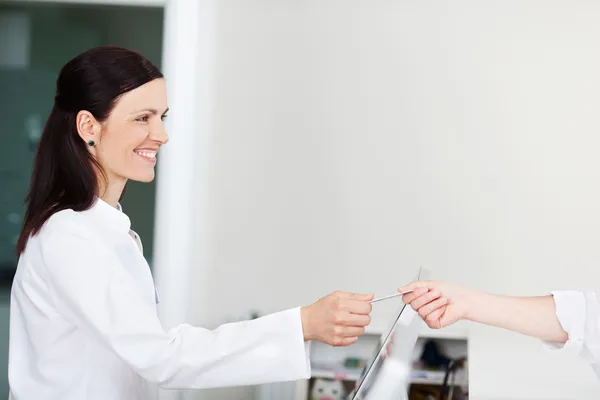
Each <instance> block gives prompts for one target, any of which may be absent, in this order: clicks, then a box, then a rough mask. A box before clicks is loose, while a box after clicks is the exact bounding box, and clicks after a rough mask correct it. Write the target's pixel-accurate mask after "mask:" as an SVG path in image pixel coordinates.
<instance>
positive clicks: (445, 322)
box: [398, 281, 476, 329]
mask: <svg viewBox="0 0 600 400" xmlns="http://www.w3.org/2000/svg"><path fill="white" fill-rule="evenodd" d="M409 290H412V292H410V293H407V294H405V295H403V296H402V300H403V301H404V303H405V304H407V305H410V307H412V309H413V310H415V311H416V312H417V313H418V314H419V315H420V316H421V318H423V320H424V321H425V323H426V324H427V326H429V327H430V328H433V329H441V328H445V327H447V326H449V325H452V324H454V323H455V322H457V321H459V320H461V319H466V318H468V316H469V309H470V307H471V304H472V302H473V301H474V297H475V294H476V293H475V292H474V291H472V290H470V289H467V288H464V287H461V286H458V285H455V284H452V283H447V282H438V281H416V282H412V283H410V284H409V285H406V286H404V287H401V288H399V289H398V291H399V292H405V291H409Z"/></svg>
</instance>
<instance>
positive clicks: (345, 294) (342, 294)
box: [333, 290, 374, 301]
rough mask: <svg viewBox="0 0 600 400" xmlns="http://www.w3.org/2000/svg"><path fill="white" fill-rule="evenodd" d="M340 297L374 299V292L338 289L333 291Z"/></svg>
mask: <svg viewBox="0 0 600 400" xmlns="http://www.w3.org/2000/svg"><path fill="white" fill-rule="evenodd" d="M333 294H334V295H336V296H337V297H339V298H340V299H349V300H358V301H371V300H373V297H374V296H373V294H363V293H351V292H343V291H341V290H338V291H337V292H334V293H333Z"/></svg>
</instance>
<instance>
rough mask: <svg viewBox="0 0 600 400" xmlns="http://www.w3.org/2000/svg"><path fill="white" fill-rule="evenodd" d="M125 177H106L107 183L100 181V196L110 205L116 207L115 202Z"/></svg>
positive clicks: (120, 193) (117, 199) (122, 188)
mask: <svg viewBox="0 0 600 400" xmlns="http://www.w3.org/2000/svg"><path fill="white" fill-rule="evenodd" d="M126 183H127V179H125V178H120V179H111V178H109V179H108V183H105V182H101V185H99V186H100V196H99V197H100V198H101V199H102V200H104V201H105V202H106V203H108V204H110V205H111V206H113V207H115V208H117V203H118V202H119V199H120V198H121V195H122V194H123V190H124V189H125V184H126Z"/></svg>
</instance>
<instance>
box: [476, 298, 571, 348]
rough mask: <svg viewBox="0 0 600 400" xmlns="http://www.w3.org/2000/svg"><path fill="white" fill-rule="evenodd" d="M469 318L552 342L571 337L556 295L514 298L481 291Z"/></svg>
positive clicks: (560, 341)
mask: <svg viewBox="0 0 600 400" xmlns="http://www.w3.org/2000/svg"><path fill="white" fill-rule="evenodd" d="M467 318H468V319H469V320H471V321H474V322H480V323H483V324H486V325H493V326H496V327H499V328H504V329H509V330H511V331H515V332H519V333H522V334H524V335H528V336H533V337H536V338H538V339H542V340H546V341H550V342H558V343H565V342H566V341H567V339H568V334H567V333H566V332H565V331H564V330H563V328H562V326H561V325H560V323H559V321H558V318H557V317H556V306H555V304H554V298H553V297H552V296H542V297H510V296H501V295H495V294H489V293H481V292H480V293H479V294H478V296H476V298H475V299H473V303H472V304H471V305H470V307H469V312H468V315H467Z"/></svg>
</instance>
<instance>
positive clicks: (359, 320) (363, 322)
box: [340, 314, 371, 326]
mask: <svg viewBox="0 0 600 400" xmlns="http://www.w3.org/2000/svg"><path fill="white" fill-rule="evenodd" d="M370 323H371V317H370V316H368V315H357V314H347V315H346V316H344V319H343V320H342V321H340V325H345V326H367V325H369V324H370Z"/></svg>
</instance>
